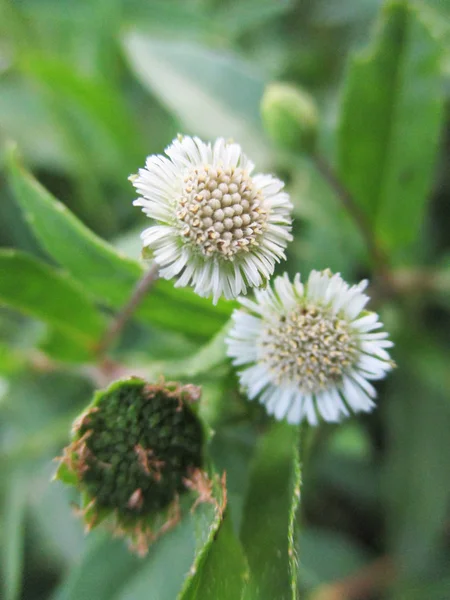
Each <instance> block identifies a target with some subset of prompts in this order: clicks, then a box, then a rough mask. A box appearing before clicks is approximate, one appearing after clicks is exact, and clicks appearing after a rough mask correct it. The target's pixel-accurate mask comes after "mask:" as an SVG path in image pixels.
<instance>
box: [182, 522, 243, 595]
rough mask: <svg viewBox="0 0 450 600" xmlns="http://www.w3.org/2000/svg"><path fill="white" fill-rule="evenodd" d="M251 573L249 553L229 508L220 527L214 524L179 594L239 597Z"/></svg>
mask: <svg viewBox="0 0 450 600" xmlns="http://www.w3.org/2000/svg"><path fill="white" fill-rule="evenodd" d="M247 575H248V573H247V565H246V560H245V556H244V553H243V551H242V547H241V544H240V542H239V540H238V539H237V537H236V535H235V533H234V531H233V528H232V525H231V521H230V516H229V513H228V512H227V513H226V514H225V516H224V518H223V520H221V522H220V524H219V526H218V527H217V528H215V529H214V528H213V527H211V533H210V537H209V540H208V542H207V544H206V545H205V546H204V549H203V550H202V553H201V557H200V559H199V560H198V561H197V562H196V566H195V572H194V573H193V575H192V576H191V577H190V578H189V579H188V580H187V584H186V585H185V586H184V588H183V591H182V592H181V593H180V595H179V596H178V598H179V600H196V599H197V598H214V600H229V599H230V598H233V599H236V600H239V598H241V597H242V593H243V589H244V586H245V581H246V578H247Z"/></svg>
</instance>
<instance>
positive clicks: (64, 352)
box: [39, 327, 101, 363]
mask: <svg viewBox="0 0 450 600" xmlns="http://www.w3.org/2000/svg"><path fill="white" fill-rule="evenodd" d="M100 337H101V336H99V337H98V338H97V340H96V341H98V340H99V339H100ZM39 349H40V350H42V352H44V353H45V354H46V355H47V356H48V357H50V358H54V359H55V360H57V361H58V362H69V363H85V362H89V361H91V360H92V358H93V355H92V349H89V348H86V346H85V345H83V344H82V343H80V340H79V339H77V338H76V337H74V336H73V335H70V334H69V333H67V331H64V330H62V329H59V328H57V327H51V328H49V329H48V330H47V331H46V332H45V335H44V336H43V337H42V338H41V339H40V341H39Z"/></svg>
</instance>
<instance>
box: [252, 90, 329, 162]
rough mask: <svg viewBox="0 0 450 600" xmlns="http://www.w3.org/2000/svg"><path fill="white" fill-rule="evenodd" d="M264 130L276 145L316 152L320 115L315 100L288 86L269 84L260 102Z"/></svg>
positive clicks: (297, 150) (299, 150)
mask: <svg viewBox="0 0 450 600" xmlns="http://www.w3.org/2000/svg"><path fill="white" fill-rule="evenodd" d="M261 116H262V120H263V123H264V127H265V129H266V131H267V133H268V134H269V136H270V137H271V138H272V139H273V140H274V142H275V143H276V144H277V145H278V146H280V147H281V148H284V149H286V150H291V151H294V152H311V151H312V150H313V149H314V146H315V142H316V137H317V126H318V121H319V114H318V111H317V107H316V104H315V102H314V100H313V99H312V97H311V96H310V95H309V94H307V93H306V92H305V91H303V90H301V89H299V88H298V87H296V86H293V85H290V84H287V83H272V84H269V85H268V86H267V88H266V91H265V92H264V96H263V98H262V101H261Z"/></svg>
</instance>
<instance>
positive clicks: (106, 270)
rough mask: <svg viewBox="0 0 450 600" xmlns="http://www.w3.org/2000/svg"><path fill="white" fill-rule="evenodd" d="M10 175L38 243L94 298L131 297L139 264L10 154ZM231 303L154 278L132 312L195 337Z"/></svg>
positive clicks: (118, 301) (213, 326)
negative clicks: (215, 301)
mask: <svg viewBox="0 0 450 600" xmlns="http://www.w3.org/2000/svg"><path fill="white" fill-rule="evenodd" d="M10 175H11V182H12V186H13V189H14V192H15V195H16V198H17V201H18V203H19V205H20V207H21V209H22V211H23V213H24V215H25V218H26V220H27V221H28V223H29V225H30V227H31V229H32V231H33V233H34V234H35V236H36V238H37V239H38V241H39V242H40V244H41V246H42V247H43V248H44V249H45V250H46V251H47V252H48V254H49V255H50V256H52V257H53V258H54V259H55V260H56V261H57V262H58V263H59V264H61V265H62V266H63V267H65V268H66V269H67V270H68V271H69V272H70V274H71V275H72V276H73V277H74V278H75V279H77V280H78V281H79V282H80V283H81V284H82V285H83V286H84V287H85V288H86V289H87V290H88V291H89V292H90V293H91V294H92V295H93V296H95V297H96V298H97V299H98V300H99V301H102V302H104V303H106V304H107V305H108V306H111V307H112V308H116V309H118V308H121V307H122V306H123V305H124V304H125V303H126V301H127V300H128V298H129V297H130V295H131V293H132V291H133V289H134V288H135V286H136V285H137V283H138V281H139V279H140V278H141V277H142V275H143V274H144V267H143V266H142V265H140V264H139V263H138V262H136V261H133V260H131V259H129V258H126V257H125V256H123V255H121V254H120V253H118V252H117V251H116V250H115V249H114V248H112V247H111V246H110V245H109V244H107V243H106V242H104V241H103V240H101V239H100V238H98V237H97V236H96V235H95V234H94V233H92V232H91V231H90V230H89V229H88V228H87V227H85V226H84V225H83V224H82V223H81V222H80V221H79V220H78V219H77V218H76V217H75V216H74V215H73V214H72V213H71V212H70V211H69V209H68V208H67V207H65V206H64V205H63V204H62V203H60V202H59V201H58V200H56V199H55V198H54V197H53V196H52V195H51V194H50V193H49V192H47V190H45V189H44V188H43V187H42V186H41V185H40V184H39V183H38V182H37V181H36V180H35V179H34V178H33V177H32V176H31V175H30V174H29V173H27V172H26V171H25V170H24V169H23V167H22V166H21V165H19V163H18V161H17V159H16V158H15V157H14V156H13V155H12V156H11V158H10ZM231 310H232V305H231V304H229V303H228V304H227V303H226V302H219V303H218V305H217V306H213V305H212V303H211V300H209V299H203V298H200V297H198V296H196V295H195V294H194V292H192V291H191V290H190V289H175V288H174V287H173V283H172V282H168V281H163V280H161V281H158V282H157V284H156V285H154V287H153V288H152V290H151V293H149V294H148V295H147V296H146V298H145V299H144V301H143V302H142V304H141V306H140V308H139V309H138V311H137V316H138V317H140V318H141V319H143V320H144V321H147V322H149V323H152V324H154V325H160V326H163V327H166V328H168V329H171V330H175V331H178V332H180V333H184V334H188V335H192V336H194V337H198V338H208V337H210V336H212V335H213V334H214V333H216V332H217V330H218V329H220V327H222V326H223V324H224V323H225V321H226V320H227V318H228V317H229V315H230V312H231Z"/></svg>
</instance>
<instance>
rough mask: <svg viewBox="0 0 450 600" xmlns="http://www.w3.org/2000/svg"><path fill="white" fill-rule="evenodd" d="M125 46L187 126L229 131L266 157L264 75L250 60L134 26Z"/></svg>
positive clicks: (212, 133)
mask: <svg viewBox="0 0 450 600" xmlns="http://www.w3.org/2000/svg"><path fill="white" fill-rule="evenodd" d="M124 46H125V51H126V54H127V56H128V60H129V61H130V64H131V67H132V68H133V70H134V71H135V73H136V75H137V77H138V78H139V80H140V81H141V82H142V83H143V85H144V86H145V87H146V88H148V89H149V90H150V91H151V92H152V93H154V94H156V95H157V96H158V97H159V98H160V99H161V101H162V102H163V103H164V104H165V105H166V106H167V107H169V108H170V109H171V110H172V111H173V112H174V114H175V115H177V117H178V118H179V119H180V121H181V123H182V124H183V126H184V127H185V128H186V129H187V130H188V131H189V132H192V133H195V134H196V135H200V136H204V137H206V138H209V139H213V138H215V137H218V136H224V137H225V138H230V137H232V138H234V139H235V140H236V141H237V142H239V143H240V144H242V146H243V147H244V149H245V150H246V151H248V152H249V154H250V155H251V156H252V158H253V159H254V160H256V161H258V162H261V163H264V162H265V161H266V160H267V151H266V149H265V147H264V139H263V137H262V134H261V126H260V121H259V103H260V100H261V97H262V94H263V91H264V81H263V79H262V78H260V77H258V76H257V75H256V74H255V72H254V69H252V68H251V67H250V65H247V64H246V63H244V62H243V61H241V60H240V59H239V58H238V57H236V56H234V55H233V54H230V53H228V52H224V51H220V52H219V51H213V50H209V49H208V48H204V47H202V46H199V45H198V44H194V43H188V42H174V41H170V42H166V41H162V40H157V39H153V38H151V37H149V36H147V35H144V34H142V33H139V32H137V31H133V32H131V33H129V34H128V35H127V36H126V37H125V40H124Z"/></svg>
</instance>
